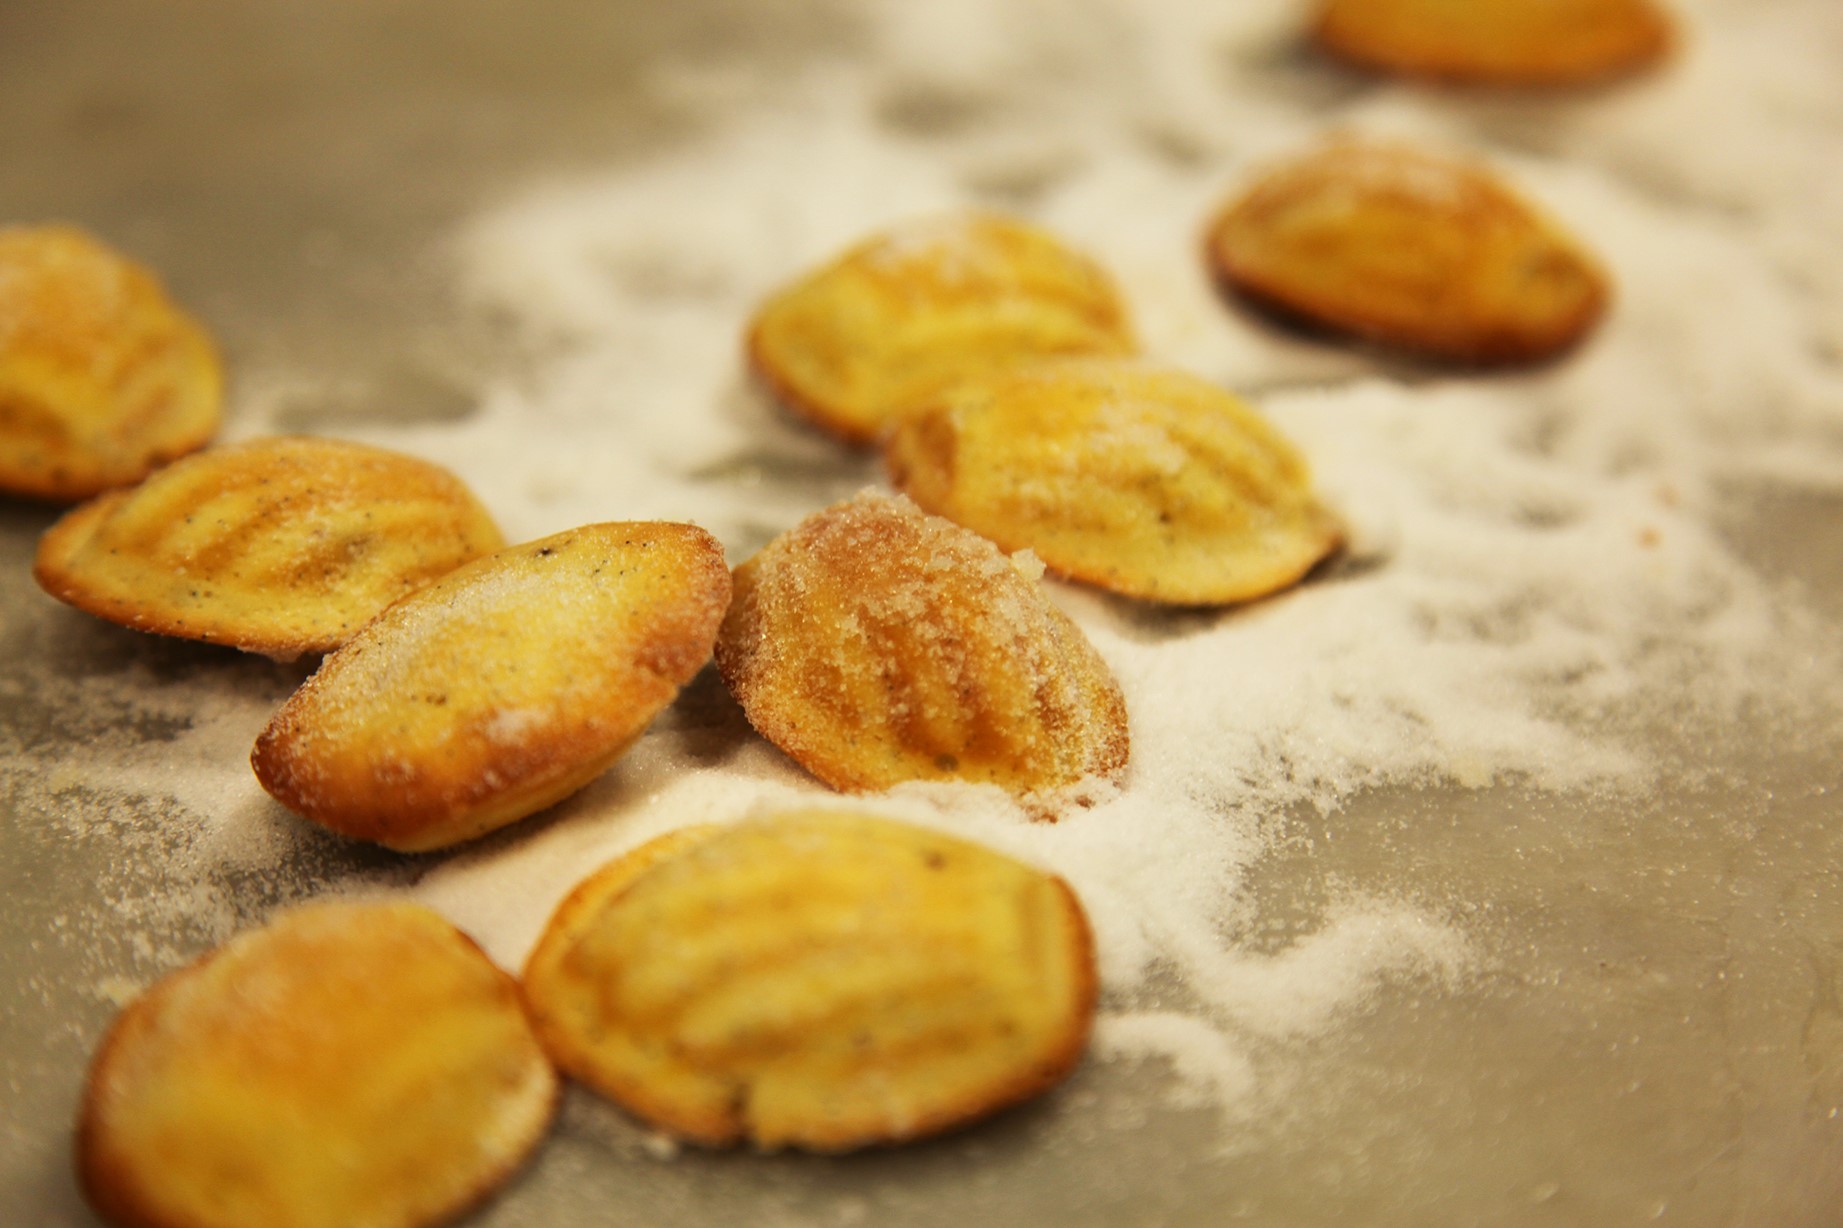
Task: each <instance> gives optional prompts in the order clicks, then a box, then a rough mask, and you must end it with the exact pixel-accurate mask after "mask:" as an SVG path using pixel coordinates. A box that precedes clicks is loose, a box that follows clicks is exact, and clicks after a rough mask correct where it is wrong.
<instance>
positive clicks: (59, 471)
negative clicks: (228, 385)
mask: <svg viewBox="0 0 1843 1228" xmlns="http://www.w3.org/2000/svg"><path fill="white" fill-rule="evenodd" d="M223 385H224V378H223V373H222V370H221V369H220V367H219V364H218V355H217V350H216V348H215V347H214V346H213V345H212V343H211V339H210V337H209V336H208V335H207V334H206V333H205V330H204V329H203V328H202V327H201V326H200V325H199V324H198V322H197V321H196V320H194V319H193V318H192V317H191V316H189V315H187V314H186V313H185V312H184V311H182V310H181V309H180V308H179V307H177V306H176V305H174V303H173V302H172V300H171V299H169V298H168V297H167V295H166V292H165V291H164V290H163V289H162V288H161V286H160V283H159V282H158V281H157V280H155V278H154V276H153V275H152V274H151V273H149V272H148V271H147V270H146V269H144V268H142V267H141V266H140V265H138V264H136V263H135V262H134V261H132V260H130V259H128V258H127V257H126V256H123V255H122V254H120V253H119V252H116V251H114V250H112V249H110V248H109V247H107V246H105V245H104V244H102V243H101V242H99V241H97V240H96V239H95V238H93V237H92V236H90V235H88V234H86V233H85V232H84V231H82V230H79V229H78V228H77V227H75V226H63V225H52V226H6V227H0V492H6V493H9V494H16V495H28V496H31V497H33V498H38V499H51V500H55V501H58V502H73V501H75V500H78V499H85V498H88V497H89V496H91V495H93V494H96V493H98V492H99V491H103V490H107V489H109V488H110V487H112V486H126V485H129V484H131V483H134V482H138V481H140V480H141V479H142V478H144V477H146V476H147V474H148V473H149V472H151V471H152V470H153V469H154V468H155V467H157V466H159V465H161V464H164V463H165V462H166V461H169V460H171V459H173V458H174V457H176V456H183V455H185V454H186V453H187V452H191V451H193V450H195V449H197V448H201V447H203V446H204V445H205V443H206V442H207V441H208V440H209V439H210V438H211V436H212V435H213V434H215V433H216V432H217V429H218V419H219V416H220V414H221V412H222V402H223Z"/></svg>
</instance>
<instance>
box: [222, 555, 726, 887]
mask: <svg viewBox="0 0 1843 1228" xmlns="http://www.w3.org/2000/svg"><path fill="white" fill-rule="evenodd" d="M729 592H730V576H729V569H728V568H727V567H726V566H725V564H724V561H723V550H722V547H721V546H720V545H718V543H717V541H716V539H715V538H713V537H712V536H711V535H710V534H709V533H706V532H705V531H704V530H702V529H700V528H697V527H696V526H694V525H688V524H670V523H658V522H632V523H612V524H595V525H585V526H583V527H582V528H579V529H572V530H570V531H568V532H565V533H559V534H556V535H554V536H551V537H546V538H542V539H540V540H538V541H534V542H528V543H526V544H524V545H520V546H512V547H508V548H507V549H505V550H502V551H499V552H498V553H496V554H492V555H488V556H487V557H486V558H483V559H479V560H477V561H475V562H473V563H470V564H468V565H467V566H465V567H462V568H460V569H459V570H457V571H455V572H453V573H451V574H449V575H447V576H445V577H443V578H442V579H440V580H438V581H436V582H435V583H433V584H431V585H430V586H428V587H427V588H425V589H422V590H421V591H419V592H417V593H415V594H413V595H411V596H409V597H406V598H404V599H403V600H402V601H399V602H398V603H396V604H395V605H393V606H391V607H390V608H389V609H388V610H386V611H385V612H384V613H383V614H381V615H379V616H378V618H377V619H376V620H375V621H373V622H372V623H370V624H369V625H368V626H366V627H365V628H364V629H363V630H362V631H360V632H359V633H358V635H357V636H355V637H354V638H353V639H352V641H351V642H350V643H348V644H346V645H345V646H344V647H342V648H340V649H339V650H338V651H337V652H335V653H333V654H331V655H330V656H328V657H327V658H326V660H325V661H323V662H321V664H320V669H319V670H318V672H316V673H315V674H314V676H313V677H312V678H309V679H308V680H307V682H306V683H305V684H304V685H303V686H302V687H301V689H300V690H299V691H297V692H295V694H294V696H293V697H292V698H290V699H289V700H288V702H287V703H286V704H284V705H283V706H282V708H281V710H280V711H278V712H277V713H276V714H275V718H274V719H273V720H271V721H270V722H269V725H268V728H266V729H264V730H263V732H262V735H261V737H259V738H258V739H257V742H256V747H255V750H254V752H253V753H252V754H251V757H250V761H251V764H252V766H253V767H254V768H255V771H256V776H257V779H259V780H260V781H261V782H262V786H263V788H265V789H267V790H268V791H269V793H270V794H271V795H273V796H274V797H275V798H276V799H277V800H278V801H280V802H281V803H282V804H283V805H285V806H287V807H288V808H289V809H290V810H293V811H295V812H296V813H297V814H301V815H304V816H305V817H307V818H309V819H311V820H313V821H314V822H316V823H320V824H322V825H324V826H326V827H329V828H332V829H333V830H334V831H337V832H341V833H343V834H345V835H348V836H353V837H356V838H358V839H361V840H371V841H375V842H377V843H379V844H383V845H386V846H388V847H390V848H394V849H399V850H404V851H421V850H425V849H433V848H441V847H443V846H446V845H450V844H455V843H458V842H460V841H462V840H469V839H472V838H473V837H475V836H478V835H481V834H484V833H485V832H488V831H491V830H493V829H494V828H497V827H502V826H504V825H505V824H507V823H511V822H513V821H515V820H517V819H520V818H523V817H524V816H526V815H528V814H533V813H535V812H536V811H538V810H541V809H543V808H544V807H546V806H549V805H551V804H552V803H553V802H556V801H559V800H561V799H562V798H564V797H567V796H568V795H569V794H571V793H574V792H575V791H576V790H577V789H580V788H581V787H582V786H584V785H586V784H588V783H589V782H590V781H591V780H593V779H595V777H597V776H599V775H601V773H602V772H604V771H605V770H607V768H608V765H609V764H611V763H613V762H614V760H615V759H616V758H618V757H619V756H620V754H621V752H623V751H624V750H626V749H627V747H628V746H629V745H630V744H631V743H632V742H633V740H634V739H635V738H637V737H639V736H640V734H641V733H642V732H643V731H644V730H645V729H646V726H647V725H648V724H649V723H650V722H651V721H652V719H653V717H654V716H655V715H657V714H658V712H659V711H660V709H662V708H664V707H665V706H666V705H667V704H669V703H671V702H672V700H673V698H674V697H675V696H677V694H678V691H679V688H680V687H682V686H683V685H684V684H685V683H686V682H688V681H689V680H690V679H691V677H692V675H694V674H696V673H697V671H698V670H699V669H700V668H701V667H702V666H703V665H704V663H705V662H706V661H708V660H709V659H710V654H711V643H712V641H713V640H714V639H715V638H716V634H717V626H718V624H719V622H720V621H721V620H722V618H723V611H724V608H725V607H726V606H727V605H728V603H729Z"/></svg>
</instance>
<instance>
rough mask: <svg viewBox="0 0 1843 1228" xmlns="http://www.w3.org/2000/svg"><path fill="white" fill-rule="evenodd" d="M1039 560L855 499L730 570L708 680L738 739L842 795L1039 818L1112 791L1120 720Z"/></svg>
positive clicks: (1121, 765) (1123, 733)
mask: <svg viewBox="0 0 1843 1228" xmlns="http://www.w3.org/2000/svg"><path fill="white" fill-rule="evenodd" d="M1033 562H1034V560H1028V559H1010V558H1007V557H1005V555H1003V554H1001V553H1000V552H999V550H998V548H997V547H996V546H994V545H992V543H991V542H989V541H986V540H985V539H984V538H982V537H980V536H978V535H977V534H975V533H972V532H970V531H968V530H966V529H963V528H961V527H960V526H958V525H956V524H952V523H951V522H949V521H946V520H943V519H941V518H940V517H938V516H929V515H925V514H924V513H923V512H922V511H921V510H920V509H918V508H917V507H916V506H915V505H914V504H913V503H912V502H910V501H909V500H908V499H906V498H900V497H898V498H891V497H889V496H886V495H880V494H875V493H870V492H866V493H864V494H861V495H859V496H858V497H857V498H855V499H852V500H849V501H847V502H845V503H840V504H837V505H834V506H833V507H830V508H827V509H825V510H824V511H821V512H818V513H816V514H814V515H813V516H810V517H808V518H807V519H806V520H804V521H802V522H801V523H800V524H799V525H797V526H795V527H794V528H793V529H791V530H789V531H788V532H787V533H785V534H783V535H782V536H780V537H779V538H777V539H775V540H774V541H773V542H771V543H769V544H768V546H766V547H765V548H764V549H763V550H762V551H761V552H760V553H759V554H757V555H756V556H755V557H754V558H752V559H750V560H749V561H748V562H746V563H744V564H743V565H742V566H741V567H739V568H737V569H736V599H735V602H734V604H732V606H731V607H730V612H729V614H728V616H727V617H726V618H725V619H724V622H723V629H722V631H721V632H720V633H719V635H718V637H717V666H718V668H719V669H720V670H721V671H722V673H723V680H724V681H725V682H726V683H727V684H728V685H729V688H730V692H731V693H732V694H733V695H735V696H736V698H737V700H738V701H739V702H740V703H741V704H742V707H743V711H744V712H745V713H746V714H747V715H748V718H749V722H750V723H751V724H753V725H754V726H755V728H756V729H757V730H759V731H760V732H761V733H762V735H763V736H764V737H766V738H767V739H768V740H769V741H770V742H773V743H774V744H775V745H776V746H778V747H780V748H781V750H783V751H785V752H786V753H787V754H788V756H790V757H791V758H792V759H794V760H795V761H796V762H797V763H799V764H800V765H801V766H802V767H804V768H806V769H807V770H808V771H809V772H811V773H812V774H813V775H815V776H817V777H818V778H819V779H820V780H822V781H824V782H826V783H827V784H829V785H831V786H832V787H833V788H835V789H841V790H844V791H846V792H854V793H855V792H866V791H872V790H877V789H887V788H889V787H891V786H892V785H896V784H899V783H901V782H903V781H909V780H964V781H973V782H978V783H983V784H994V785H997V786H999V787H1000V788H1003V789H1005V790H1007V791H1008V792H1010V793H1012V794H1013V795H1015V796H1017V797H1019V798H1021V799H1024V800H1025V801H1026V802H1027V803H1028V804H1029V806H1030V808H1031V809H1033V810H1034V811H1037V812H1038V813H1040V814H1041V815H1043V816H1044V817H1047V816H1049V815H1052V814H1053V813H1054V811H1055V809H1056V806H1057V799H1058V798H1059V797H1060V796H1061V794H1062V793H1064V792H1065V791H1069V790H1072V789H1073V788H1074V787H1075V786H1077V785H1079V784H1081V783H1082V782H1084V781H1086V780H1088V779H1089V778H1090V777H1094V778H1099V779H1103V780H1109V781H1117V780H1118V779H1120V777H1122V776H1123V775H1124V774H1125V770H1126V762H1127V750H1128V737H1127V727H1126V706H1125V701H1124V700H1123V699H1122V698H1121V695H1120V688H1119V685H1118V684H1117V683H1116V682H1115V681H1114V679H1113V675H1112V673H1111V672H1110V671H1109V670H1108V668H1107V664H1106V662H1104V661H1103V660H1102V659H1101V657H1100V654H1099V653H1097V652H1095V650H1094V647H1093V645H1091V644H1090V643H1089V642H1088V640H1087V637H1086V636H1084V635H1083V634H1082V632H1081V629H1080V628H1079V627H1077V626H1076V625H1075V624H1074V623H1073V622H1071V621H1070V620H1069V618H1068V616H1067V615H1065V614H1063V613H1062V611H1060V610H1058V609H1057V608H1056V607H1055V606H1054V605H1052V604H1050V602H1049V599H1048V598H1047V597H1046V596H1045V595H1044V593H1043V590H1042V587H1041V585H1040V584H1039V583H1038V574H1039V573H1040V572H1041V570H1042V565H1041V564H1040V563H1037V564H1035V566H1034V569H1033V568H1032V566H1031V564H1032V563H1033Z"/></svg>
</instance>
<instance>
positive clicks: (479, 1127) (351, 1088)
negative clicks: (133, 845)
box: [76, 904, 558, 1228]
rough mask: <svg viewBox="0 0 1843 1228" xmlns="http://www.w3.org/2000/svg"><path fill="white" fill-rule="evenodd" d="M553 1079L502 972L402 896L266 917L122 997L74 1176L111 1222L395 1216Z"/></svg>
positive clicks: (409, 1211) (514, 1129) (446, 1196)
mask: <svg viewBox="0 0 1843 1228" xmlns="http://www.w3.org/2000/svg"><path fill="white" fill-rule="evenodd" d="M557 1082H558V1081H557V1076H556V1072H555V1071H554V1070H553V1069H552V1067H551V1065H550V1062H549V1060H548V1059H547V1058H546V1057H545V1055H544V1051H543V1050H542V1049H541V1048H540V1047H539V1044H538V1040H537V1038H536V1036H535V1035H534V1034H533V1032H532V1029H531V1025H530V1023H529V1022H528V1021H527V1019H526V1017H525V1012H524V1009H523V1005H522V1002H521V998H520V994H519V989H518V984H517V982H515V981H514V980H513V979H512V978H511V977H509V976H507V975H506V974H505V973H504V972H501V971H500V970H499V969H498V968H496V967H494V966H493V964H492V962H491V961H489V960H488V959H487V957H486V956H485V955H484V954H483V953H482V952H481V951H480V949H479V948H478V947H476V946H475V945H474V944H473V942H471V941H470V940H469V939H468V938H467V937H466V936H465V935H463V934H462V933H461V932H460V931H458V930H456V929H455V928H454V927H453V926H451V925H449V924H448V923H447V922H446V921H444V920H442V918H441V917H439V916H437V915H436V914H435V913H433V912H431V911H429V910H428V909H426V908H422V907H420V906H417V905H412V904H320V905H312V906H308V907H303V908H298V909H294V910H292V911H289V912H287V913H284V914H282V916H280V917H279V918H277V919H276V920H275V921H274V922H272V923H271V924H269V925H267V926H265V927H264V928H262V929H259V930H253V931H251V932H248V933H245V934H242V935H240V936H238V937H237V938H235V939H232V940H231V941H230V942H229V943H226V944H225V945H224V946H222V947H220V948H218V949H217V950H216V951H214V952H212V953H211V954H209V955H207V956H205V957H204V958H203V959H201V960H199V961H198V962H197V963H194V964H192V965H191V966H189V967H187V968H183V969H181V970H180V971H178V972H176V973H173V974H172V975H170V976H168V977H166V978H165V979H163V980H162V981H160V982H159V983H158V984H156V985H155V986H154V987H153V988H152V989H150V990H148V991H147V992H146V993H145V994H143V995H142V996H141V997H139V998H137V999H136V1000H135V1001H134V1002H132V1003H130V1004H129V1006H128V1008H127V1009H126V1010H124V1011H123V1012H122V1013H121V1015H120V1016H119V1017H118V1018H117V1019H116V1021H115V1023H114V1025H113V1026H112V1027H111V1028H110V1030H109V1033H108V1035H107V1036H106V1037H105V1038H104V1040H103V1042H102V1046H101V1048H100V1049H99V1050H98V1051H97V1053H96V1057H95V1060H94V1062H93V1063H92V1065H91V1067H90V1073H89V1081H88V1084H87V1086H86V1087H85V1089H84V1095H83V1106H82V1116H81V1119H80V1121H79V1124H78V1128H77V1144H76V1151H77V1155H76V1159H77V1174H78V1179H79V1182H80V1183H81V1185H82V1187H83V1192H84V1195H85V1196H86V1197H87V1198H88V1199H89V1201H90V1204H91V1205H92V1206H93V1207H94V1208H95V1209H96V1211H97V1212H98V1213H99V1214H100V1215H101V1216H102V1217H103V1218H104V1219H106V1220H108V1221H109V1222H110V1223H112V1224H116V1225H120V1226H122V1228H249V1226H250V1225H254V1224H260V1225H262V1226H263V1228H413V1226H415V1225H427V1224H436V1223H440V1222H445V1221H447V1220H449V1219H451V1218H453V1217H455V1216H457V1215H459V1214H460V1213H461V1212H463V1211H465V1210H467V1209H468V1208H470V1207H472V1206H474V1205H476V1204H477V1203H479V1202H481V1201H482V1200H484V1199H485V1198H487V1197H488V1196H489V1195H491V1194H492V1192H493V1191H494V1190H495V1189H496V1188H497V1187H498V1186H499V1185H500V1184H501V1183H503V1182H504V1181H505V1180H506V1179H507V1178H508V1177H510V1176H511V1174H512V1173H513V1171H514V1170H515V1169H517V1167H518V1166H519V1165H520V1164H521V1163H522V1162H523V1161H524V1159H525V1158H526V1156H527V1155H529V1154H530V1152H531V1150H532V1149H533V1148H534V1147H536V1146H537V1144H538V1142H539V1141H540V1140H541V1139H542V1138H543V1136H544V1133H545V1131H546V1129H547V1128H548V1126H549V1123H550V1119H551V1116H552V1114H553V1112H554V1110H555V1108H556V1102H557Z"/></svg>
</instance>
